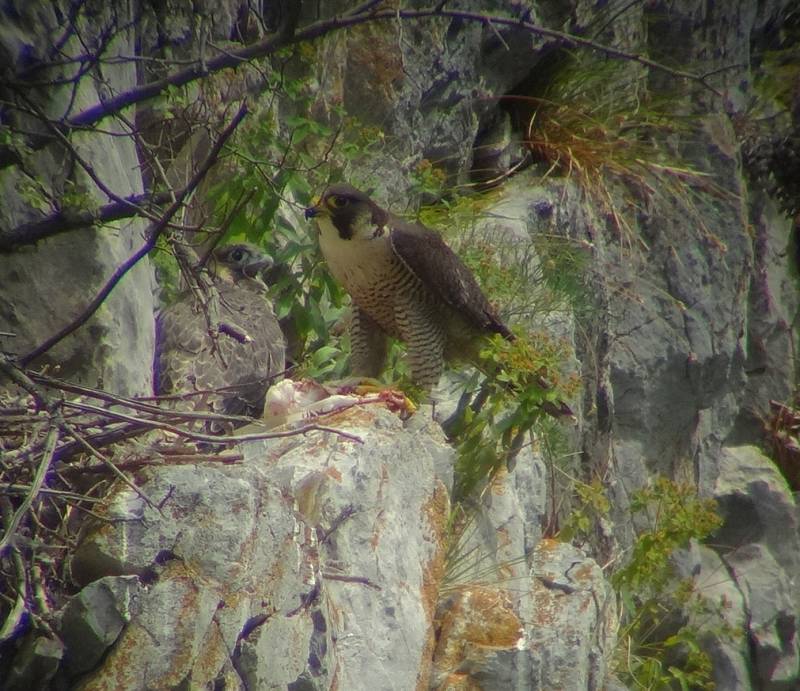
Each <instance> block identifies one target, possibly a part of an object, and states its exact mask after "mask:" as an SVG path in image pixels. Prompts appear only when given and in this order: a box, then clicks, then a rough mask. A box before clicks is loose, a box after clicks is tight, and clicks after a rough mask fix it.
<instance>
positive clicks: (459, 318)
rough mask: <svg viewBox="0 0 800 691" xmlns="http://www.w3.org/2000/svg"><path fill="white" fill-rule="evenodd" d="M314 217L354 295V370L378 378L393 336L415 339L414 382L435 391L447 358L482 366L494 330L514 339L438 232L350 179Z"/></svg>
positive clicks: (325, 198)
mask: <svg viewBox="0 0 800 691" xmlns="http://www.w3.org/2000/svg"><path fill="white" fill-rule="evenodd" d="M306 218H316V219H317V224H318V226H319V244H320V249H321V250H322V254H323V256H324V257H325V260H326V261H327V263H328V267H329V268H330V271H331V273H332V274H333V276H334V278H335V279H336V280H337V281H339V283H341V284H342V285H343V286H344V288H345V290H346V291H347V292H348V293H349V294H350V296H351V298H352V300H353V322H352V325H351V347H352V352H351V363H352V366H351V369H352V372H353V374H356V375H359V376H366V377H377V376H378V374H380V371H381V369H382V368H383V365H384V361H385V359H386V348H387V340H386V339H387V336H391V337H393V338H397V339H399V340H401V341H404V342H405V343H406V345H407V348H408V361H409V365H410V368H411V377H412V379H413V381H414V383H415V384H416V385H417V386H419V387H420V388H422V389H424V390H427V391H430V389H431V388H432V387H433V386H435V385H436V383H437V382H438V381H439V377H440V376H441V374H442V368H443V362H444V360H467V361H469V362H472V363H474V364H478V365H480V358H479V352H480V349H481V348H482V347H483V346H484V345H485V337H486V336H491V335H492V334H496V333H497V334H501V335H502V336H503V337H504V338H506V339H508V340H513V338H514V336H513V335H512V334H511V332H510V331H509V330H508V328H507V327H506V326H505V324H503V322H502V321H501V320H500V318H499V317H498V316H497V313H496V312H495V310H494V309H493V308H492V306H491V305H490V304H489V301H488V300H487V299H486V296H485V295H484V294H483V292H482V291H481V289H480V287H479V286H478V283H477V281H476V280H475V277H474V276H473V275H472V272H471V271H470V270H469V269H468V268H467V267H466V266H464V264H463V262H462V261H461V260H460V259H459V258H458V257H457V256H456V254H455V253H454V252H453V251H452V250H451V249H450V248H449V247H448V246H447V245H446V244H445V243H444V241H443V240H442V238H441V237H440V236H439V234H438V233H436V232H434V231H432V230H430V229H429V228H426V227H425V226H423V225H420V224H419V223H409V222H407V221H404V220H402V219H401V218H398V217H397V216H394V215H393V214H391V213H389V212H388V211H386V210H385V209H382V208H381V207H379V206H378V205H377V204H376V203H375V202H373V201H372V200H371V199H370V198H369V197H368V196H367V195H366V194H364V193H363V192H360V191H359V190H357V189H355V188H354V187H351V186H350V185H344V184H336V185H331V186H330V187H328V189H327V190H325V192H324V193H323V195H322V197H321V198H320V200H319V202H318V203H317V204H316V205H315V206H312V207H310V208H308V209H306Z"/></svg>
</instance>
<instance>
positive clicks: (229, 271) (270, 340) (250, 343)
mask: <svg viewBox="0 0 800 691" xmlns="http://www.w3.org/2000/svg"><path fill="white" fill-rule="evenodd" d="M272 264H273V262H272V259H271V258H270V257H269V256H267V255H266V254H264V252H262V251H261V250H260V249H259V248H257V247H255V246H254V245H249V244H236V245H226V246H224V247H219V248H217V249H216V250H214V252H213V253H212V255H211V258H210V261H209V272H210V274H211V279H212V284H213V288H214V290H212V291H210V292H211V295H210V297H209V298H208V301H207V304H206V307H205V310H206V311H205V312H204V306H203V304H202V303H203V302H204V301H202V300H200V299H199V298H198V297H196V296H195V295H194V294H193V293H192V292H191V291H186V292H185V293H183V294H182V295H181V296H180V297H179V298H178V300H177V302H175V303H174V304H172V305H170V306H169V307H166V308H164V309H163V310H161V312H160V313H159V315H158V317H157V318H156V356H155V363H154V375H155V376H154V382H155V391H156V394H158V395H164V394H180V393H191V392H195V391H212V392H213V393H208V394H205V395H197V396H192V397H191V398H190V399H189V400H191V401H193V402H195V408H196V409H198V408H202V409H206V410H210V411H212V412H214V413H222V414H226V415H248V416H250V417H258V416H260V415H261V412H262V411H263V408H264V396H265V394H266V392H267V389H268V388H269V385H270V384H271V383H272V382H273V381H274V380H275V379H276V378H278V377H279V376H281V375H282V374H283V371H284V368H285V355H284V353H285V344H284V337H283V334H282V333H281V329H280V326H279V324H278V321H277V320H276V319H275V314H274V312H273V311H272V305H271V304H270V302H269V300H268V298H267V289H266V286H265V284H264V283H263V282H262V280H261V276H262V272H264V271H265V270H267V269H269V268H270V267H271V266H272ZM214 293H216V295H215V294H214ZM206 314H207V315H208V319H207V318H206ZM209 327H210V328H209ZM210 332H211V333H214V332H216V333H215V334H214V337H213V338H212V336H211V335H210ZM209 430H210V431H212V432H214V433H219V432H222V431H225V430H224V428H223V427H222V426H221V425H220V424H218V423H212V424H211V425H209Z"/></svg>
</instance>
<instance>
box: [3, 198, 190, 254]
mask: <svg viewBox="0 0 800 691" xmlns="http://www.w3.org/2000/svg"><path fill="white" fill-rule="evenodd" d="M178 194H179V195H180V194H181V192H178ZM172 197H173V193H172V192H157V193H155V194H148V193H145V194H135V195H131V196H129V197H124V198H122V199H121V200H120V201H118V202H112V203H111V204H105V205H104V206H101V207H100V208H98V209H95V210H87V211H73V210H70V209H62V210H61V211H59V212H57V213H54V214H51V215H50V216H45V217H44V218H42V219H39V220H38V221H31V222H30V223H23V224H22V225H18V226H17V227H16V228H12V229H11V230H7V231H0V253H1V252H10V251H12V250H14V249H15V248H17V247H21V246H23V245H34V244H36V243H37V242H38V241H39V240H43V239H44V238H47V237H50V236H52V235H59V234H60V233H66V232H69V231H71V230H77V229H78V228H88V227H90V226H93V225H95V224H99V225H102V224H104V223H110V222H111V221H118V220H120V219H123V218H131V217H133V216H138V215H141V214H142V208H143V206H145V205H147V206H157V205H160V204H166V203H167V202H168V201H171V200H172Z"/></svg>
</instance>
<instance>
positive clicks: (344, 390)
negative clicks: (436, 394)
mask: <svg viewBox="0 0 800 691" xmlns="http://www.w3.org/2000/svg"><path fill="white" fill-rule="evenodd" d="M325 388H326V389H328V390H329V391H330V392H331V393H332V394H334V393H335V394H345V395H346V394H352V395H355V396H375V397H377V399H378V400H380V401H382V402H383V403H384V404H385V405H386V407H387V408H388V409H389V410H391V411H392V412H393V413H397V414H398V415H400V416H401V417H402V418H403V419H405V418H408V417H411V416H412V415H413V414H414V413H415V412H417V404H416V403H415V402H414V400H413V398H412V397H414V392H412V393H411V396H412V397H409V396H408V395H406V394H405V393H404V391H403V390H404V389H406V388H408V387H407V386H405V385H404V383H403V382H397V383H396V384H395V383H390V384H384V383H382V382H380V381H378V380H377V379H374V378H373V377H346V378H345V379H338V380H335V381H331V382H327V383H326V384H325ZM412 388H413V387H412Z"/></svg>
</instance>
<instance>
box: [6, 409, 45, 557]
mask: <svg viewBox="0 0 800 691" xmlns="http://www.w3.org/2000/svg"><path fill="white" fill-rule="evenodd" d="M52 416H53V417H51V419H50V429H49V430H48V431H47V440H46V442H45V446H44V452H43V453H42V458H41V460H40V461H39V465H38V466H37V467H36V473H35V474H34V476H33V480H32V482H31V487H30V492H28V494H26V495H25V497H24V498H23V499H22V501H21V502H20V505H19V506H18V507H17V510H16V511H15V512H14V515H13V516H12V517H11V520H10V521H9V523H8V525H7V526H6V532H5V535H3V539H2V540H0V556H3V555H4V554H5V552H6V550H7V549H8V548H9V547H10V546H11V543H12V540H13V539H14V534H15V533H16V531H17V528H19V524H20V522H21V521H22V519H23V517H24V516H25V514H26V513H27V511H28V509H29V508H30V506H31V504H32V503H33V501H34V499H36V497H37V496H38V495H39V490H40V489H41V488H42V483H43V482H44V478H45V475H46V474H47V470H48V468H49V467H50V462H51V461H52V460H53V453H54V452H55V450H56V444H57V443H58V439H59V424H58V421H57V419H56V418H57V417H58V412H56V411H54V412H53V413H52Z"/></svg>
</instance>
